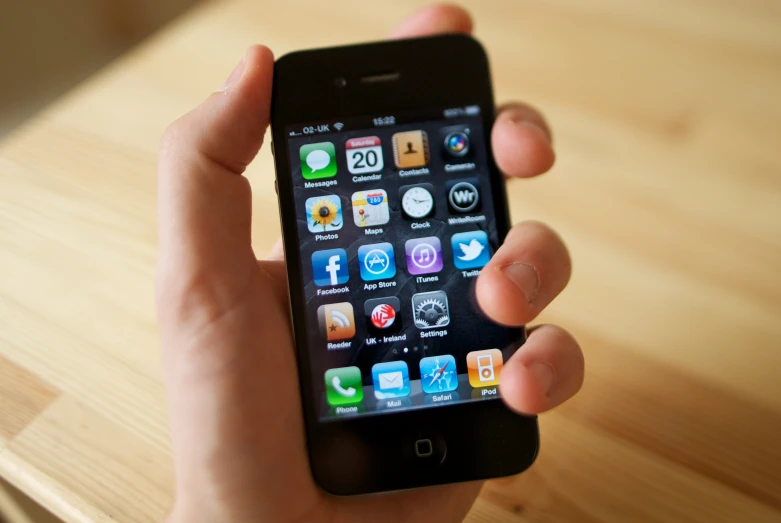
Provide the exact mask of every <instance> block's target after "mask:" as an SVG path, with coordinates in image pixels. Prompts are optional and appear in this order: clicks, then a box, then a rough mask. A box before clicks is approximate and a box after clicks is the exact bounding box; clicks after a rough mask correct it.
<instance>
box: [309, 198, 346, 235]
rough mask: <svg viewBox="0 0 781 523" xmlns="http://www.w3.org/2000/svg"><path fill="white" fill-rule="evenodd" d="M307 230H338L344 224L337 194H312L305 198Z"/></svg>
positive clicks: (340, 201)
mask: <svg viewBox="0 0 781 523" xmlns="http://www.w3.org/2000/svg"><path fill="white" fill-rule="evenodd" d="M305 206H306V222H307V226H308V227H309V232H327V231H338V230H339V229H341V228H342V225H344V220H343V219H342V200H340V199H339V197H338V196H334V195H330V196H313V197H312V198H307V200H306V205H305Z"/></svg>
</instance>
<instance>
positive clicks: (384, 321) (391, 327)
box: [363, 296, 401, 333]
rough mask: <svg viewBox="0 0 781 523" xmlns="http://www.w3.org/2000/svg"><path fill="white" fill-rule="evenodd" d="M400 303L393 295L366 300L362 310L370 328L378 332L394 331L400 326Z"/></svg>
mask: <svg viewBox="0 0 781 523" xmlns="http://www.w3.org/2000/svg"><path fill="white" fill-rule="evenodd" d="M400 311H401V303H399V299H398V298H396V297H395V296H388V297H387V298H374V299H371V300H366V303H364V304H363V312H364V314H366V323H367V325H368V326H369V329H370V330H373V331H377V332H378V333H386V332H395V331H398V330H399V329H400V328H401V313H400Z"/></svg>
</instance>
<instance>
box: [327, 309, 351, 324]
mask: <svg viewBox="0 0 781 523" xmlns="http://www.w3.org/2000/svg"><path fill="white" fill-rule="evenodd" d="M331 321H332V322H334V323H335V324H337V325H338V326H339V327H341V328H345V327H349V326H350V318H348V317H347V315H346V314H345V313H343V312H340V311H331Z"/></svg>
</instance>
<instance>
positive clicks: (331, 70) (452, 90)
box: [271, 34, 539, 495]
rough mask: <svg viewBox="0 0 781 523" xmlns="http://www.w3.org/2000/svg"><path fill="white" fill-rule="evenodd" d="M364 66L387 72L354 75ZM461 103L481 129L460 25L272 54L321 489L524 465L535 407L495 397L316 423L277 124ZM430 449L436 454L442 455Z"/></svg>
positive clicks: (479, 72)
mask: <svg viewBox="0 0 781 523" xmlns="http://www.w3.org/2000/svg"><path fill="white" fill-rule="evenodd" d="M411 58H414V59H411ZM365 77H378V78H383V77H384V78H388V79H389V80H388V81H376V82H362V81H361V78H365ZM391 78H392V79H391ZM340 79H343V80H344V82H341V81H339V80H340ZM424 89H425V90H424ZM467 104H479V105H480V106H481V107H482V108H483V111H482V120H483V127H484V130H485V132H486V133H487V134H486V135H487V136H490V132H491V129H492V125H493V121H494V113H493V110H487V109H488V108H493V107H494V101H493V92H492V87H491V81H490V73H489V67H488V59H487V56H486V54H485V51H484V50H483V48H482V46H481V45H480V44H479V43H478V42H477V41H476V40H474V39H473V38H471V37H469V36H466V35H455V34H453V35H444V36H435V37H427V38H416V39H408V40H396V41H388V42H378V43H369V44H362V45H352V46H345V47H335V48H327V49H315V50H307V51H298V52H294V53H290V54H287V55H285V56H283V57H281V58H280V59H278V60H277V62H276V64H275V70H274V89H273V97H272V111H271V128H272V139H273V142H274V143H276V144H278V145H277V148H278V154H275V167H276V172H277V187H278V189H277V190H278V195H279V202H280V218H281V223H282V233H283V238H284V245H285V252H286V261H287V270H288V274H289V277H288V285H289V292H290V305H291V317H292V320H293V331H294V336H295V339H296V340H297V342H296V352H297V358H298V368H299V381H300V386H301V396H302V398H301V399H302V406H303V411H304V418H305V424H306V430H307V441H308V450H309V457H310V463H311V467H312V474H313V476H314V478H315V480H316V481H317V483H318V484H319V485H320V486H321V488H323V489H324V490H326V491H328V492H330V493H333V494H340V495H348V494H361V493H369V492H379V491H388V490H398V489H404V488H411V487H418V486H425V485H435V484H442V483H453V482H458V481H470V480H478V479H486V478H491V477H499V476H507V475H511V474H516V473H518V472H521V471H522V470H524V469H526V468H527V467H528V466H530V465H531V464H532V462H533V461H534V459H535V457H536V455H537V450H538V446H539V436H538V428H537V420H536V417H532V416H519V415H517V414H515V413H512V412H511V411H510V410H509V409H507V407H505V406H504V404H503V402H501V401H497V400H487V401H472V402H465V403H459V404H456V405H452V406H442V407H436V408H430V409H420V410H413V411H402V412H399V413H395V414H386V415H376V416H365V417H362V416H357V417H355V418H345V419H343V420H336V421H328V422H321V421H319V420H318V415H317V404H316V401H315V399H313V398H314V394H313V390H312V383H313V382H312V375H311V365H310V358H309V353H308V349H307V343H306V341H305V340H306V339H307V336H308V333H307V332H306V321H305V318H304V315H305V314H306V308H305V300H304V291H303V285H302V277H301V274H302V260H301V256H300V251H299V249H298V245H299V236H298V229H297V225H296V213H295V200H294V195H293V181H292V178H291V177H290V176H289V173H290V172H291V166H290V164H289V155H288V152H287V145H286V144H287V136H286V134H285V127H286V126H287V125H290V124H294V123H300V122H310V121H317V120H327V119H339V118H344V117H348V116H359V115H367V114H376V115H378V116H379V115H382V114H386V113H387V114H389V115H390V114H394V113H397V112H399V111H404V112H407V111H417V110H420V111H425V110H430V109H432V108H436V107H448V106H450V107H458V106H464V105H467ZM487 157H488V162H489V166H488V167H489V171H490V176H491V182H492V183H491V186H492V189H493V190H492V197H493V200H494V202H495V209H496V217H495V219H496V224H497V229H498V236H499V240H500V242H501V241H503V240H504V237H505V236H506V234H507V232H508V230H509V227H510V219H509V210H508V207H507V197H506V193H505V190H504V181H503V178H502V175H501V173H500V171H499V169H498V168H497V166H496V164H495V161H494V159H493V155H492V154H491V153H490V151H489V154H487ZM291 246H295V248H292V249H291V248H290V247H291ZM523 341H524V339H521V340H520V342H521V343H522V342H523ZM418 439H430V440H431V441H433V442H434V444H433V445H434V447H435V448H436V449H437V451H436V455H435V456H434V457H435V458H436V459H435V460H434V461H435V462H434V461H432V460H430V459H421V458H417V457H416V456H415V455H414V454H411V451H412V446H413V445H415V441H417V440H418ZM442 449H444V450H442ZM439 454H443V455H442V456H441V458H442V459H441V460H440V459H439V457H438V456H439Z"/></svg>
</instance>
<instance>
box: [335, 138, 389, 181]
mask: <svg viewBox="0 0 781 523" xmlns="http://www.w3.org/2000/svg"><path fill="white" fill-rule="evenodd" d="M344 149H345V152H346V153H347V170H348V171H350V173H352V174H364V173H376V172H379V171H382V168H383V167H384V165H383V162H382V147H381V146H380V139H379V138H378V137H376V136H364V137H363V138H351V139H350V140H347V142H346V143H345V144H344Z"/></svg>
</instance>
